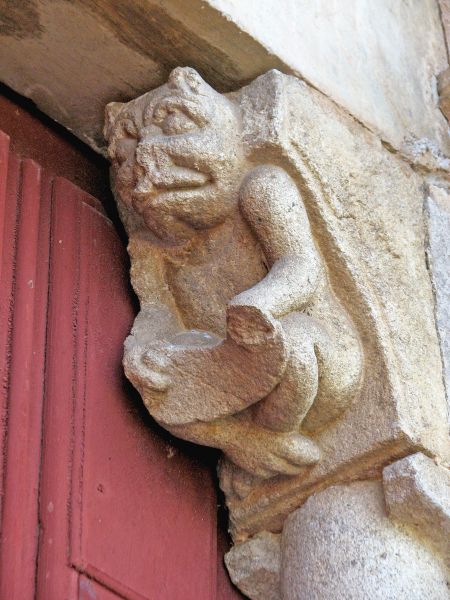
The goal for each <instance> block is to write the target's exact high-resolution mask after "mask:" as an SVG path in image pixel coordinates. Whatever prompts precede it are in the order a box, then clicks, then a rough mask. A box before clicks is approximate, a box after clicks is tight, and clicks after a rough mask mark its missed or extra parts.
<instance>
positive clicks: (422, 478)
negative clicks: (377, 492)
mask: <svg viewBox="0 0 450 600" xmlns="http://www.w3.org/2000/svg"><path fill="white" fill-rule="evenodd" d="M383 487H384V495H385V500H386V506H387V510H388V513H389V516H390V517H391V518H393V519H395V520H396V521H398V522H400V523H404V524H405V525H408V526H410V527H412V528H413V529H414V530H415V531H416V532H417V533H418V534H419V535H421V536H423V537H426V538H428V540H429V541H430V542H431V543H432V545H433V546H434V547H435V548H436V549H437V550H438V551H439V552H440V553H441V554H442V556H443V557H444V560H445V562H446V564H447V565H448V567H449V568H450V471H449V469H448V468H446V467H443V466H439V465H437V464H436V463H435V462H434V461H433V460H431V458H428V456H425V455H424V454H421V453H417V454H414V455H413V456H408V457H407V458H403V459H402V460H399V461H397V462H395V463H393V464H392V465H389V466H388V467H385V469H384V471H383Z"/></svg>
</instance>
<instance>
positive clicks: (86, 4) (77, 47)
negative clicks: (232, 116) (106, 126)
mask: <svg viewBox="0 0 450 600" xmlns="http://www.w3.org/2000/svg"><path fill="white" fill-rule="evenodd" d="M445 1H446V0H445ZM16 4H17V6H16ZM274 6H276V9H274ZM0 43H1V47H2V52H1V56H0V78H1V80H2V81H3V82H5V83H7V84H8V85H10V86H11V87H13V88H14V89H15V90H17V91H18V92H19V93H21V94H24V95H25V96H28V97H30V98H32V99H33V100H34V101H35V102H36V103H37V104H38V106H39V107H40V108H41V109H42V110H44V111H45V112H47V113H48V114H49V115H50V116H52V117H53V118H55V119H56V120H58V121H59V122H61V123H62V124H63V125H64V126H66V127H68V128H69V129H70V130H72V131H73V132H74V133H75V134H76V135H78V136H79V137H80V138H81V139H83V140H84V141H86V142H87V143H88V144H90V145H91V146H92V147H93V148H95V149H96V150H104V140H103V139H102V136H101V127H102V107H103V106H104V104H106V103H107V102H110V101H113V100H128V99H130V98H132V97H135V96H137V95H138V94H140V93H143V92H144V91H147V90H148V89H151V88H154V87H156V86H158V85H161V83H163V82H164V81H165V80H166V79H167V76H168V74H169V72H170V70H171V69H172V68H174V67H175V66H177V65H186V64H188V65H191V66H193V67H195V68H197V69H198V70H199V72H200V73H202V74H203V75H204V76H205V77H206V78H207V80H208V81H209V82H210V83H211V84H213V85H214V86H215V87H216V88H217V89H219V90H221V91H225V90H226V91H229V90H232V89H237V88H238V87H240V86H242V85H243V84H244V83H247V82H248V81H250V80H252V79H253V78H255V77H256V76H258V75H260V74H261V73H264V72H265V71H267V70H268V69H270V68H278V69H280V70H282V71H284V72H286V73H292V74H298V75H300V76H301V77H304V78H305V79H306V80H307V81H310V82H311V83H312V84H314V86H316V87H317V88H318V89H320V90H321V91H322V92H323V93H324V94H325V95H328V96H329V97H330V98H332V99H333V100H334V101H335V102H337V103H338V104H340V105H342V106H343V107H344V108H345V109H346V110H347V111H349V112H350V113H352V114H353V115H354V116H355V117H357V118H358V119H359V120H360V121H362V122H363V123H365V124H366V125H367V126H368V127H370V128H372V129H373V130H374V131H376V132H379V133H380V135H381V137H382V138H383V139H385V140H386V141H387V142H388V143H389V144H391V145H392V146H394V147H395V148H397V149H398V150H401V151H404V152H405V153H407V154H408V156H409V157H410V158H412V160H414V161H418V162H421V163H425V164H428V165H432V166H440V167H444V168H446V167H447V166H448V158H447V156H448V154H449V141H448V136H447V125H446V122H445V119H444V118H443V117H442V115H441V114H440V112H439V109H438V104H437V95H436V90H435V87H436V85H435V83H436V82H435V78H436V76H437V75H438V74H439V73H440V72H441V71H443V70H444V69H445V68H446V66H447V63H446V60H447V59H446V53H445V44H444V39H443V35H442V29H441V24H440V21H439V12H438V5H437V1H436V0H421V1H415V2H399V1H398V0H377V2H371V1H370V0H351V1H350V0H349V1H346V2H331V1H330V0H320V1H319V0H315V2H310V1H309V0H297V1H296V2H292V1H291V0H278V1H277V2H276V3H275V4H274V0H264V1H262V0H246V1H245V2H237V1H236V0H210V1H202V0H189V2H186V1H185V0H165V1H164V2H157V1H156V0H144V1H142V2H135V1H133V0H101V1H96V2H93V1H91V0H74V1H72V2H67V1H66V0H36V1H35V2H21V3H11V2H8V3H6V4H5V6H4V8H2V9H0Z"/></svg>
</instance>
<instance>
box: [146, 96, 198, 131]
mask: <svg viewBox="0 0 450 600" xmlns="http://www.w3.org/2000/svg"><path fill="white" fill-rule="evenodd" d="M153 123H154V124H156V125H158V126H159V127H161V129H162V131H163V133H164V134H165V135H177V134H181V133H188V132H189V131H193V130H195V129H198V128H199V127H203V126H204V125H205V124H206V118H205V115H204V113H203V111H202V110H201V108H200V107H199V106H198V105H197V104H195V103H194V102H192V101H190V100H186V99H181V98H176V97H171V98H165V99H164V100H162V101H161V102H160V103H159V104H157V105H156V106H155V109H154V111H153Z"/></svg>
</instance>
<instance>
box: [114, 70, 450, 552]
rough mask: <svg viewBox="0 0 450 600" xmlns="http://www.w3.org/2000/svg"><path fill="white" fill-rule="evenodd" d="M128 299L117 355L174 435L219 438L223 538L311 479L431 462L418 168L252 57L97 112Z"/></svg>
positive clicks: (290, 498) (269, 514)
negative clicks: (213, 75) (237, 75)
mask: <svg viewBox="0 0 450 600" xmlns="http://www.w3.org/2000/svg"><path fill="white" fill-rule="evenodd" d="M105 136H106V138H107V140H108V142H109V153H110V158H111V161H112V182H113V188H114V191H115V195H116V199H117V203H118V207H119V212H120V215H121V218H122V220H123V223H124V225H125V228H126V230H127V232H128V235H129V253H130V257H131V264H132V268H131V278H132V283H133V287H134V289H135V291H136V293H137V295H138V297H139V301H140V306H141V310H140V313H139V315H138V316H137V318H136V321H135V324H134V327H133V330H132V332H131V334H130V336H129V337H128V339H127V340H126V343H125V355H124V366H125V371H126V374H127V376H128V377H129V379H130V380H131V381H132V382H133V384H134V385H135V387H136V388H137V389H138V390H139V392H140V394H141V396H142V398H143V401H144V403H145V405H146V407H147V409H148V410H149V412H150V413H151V415H152V416H153V417H154V418H155V419H156V420H157V421H158V422H159V423H160V424H161V425H162V426H163V427H165V428H166V429H168V430H169V431H171V432H172V433H173V434H174V435H176V436H179V437H181V438H184V439H186V440H190V441H193V442H196V443H199V444H203V445H207V446H213V447H216V448H220V449H221V450H222V451H223V453H224V459H223V461H222V465H221V467H220V481H221V486H222V488H223V489H224V491H225V494H226V497H227V503H228V506H229V509H230V522H231V529H232V533H233V536H234V539H235V540H236V541H242V540H245V539H247V538H248V537H249V536H253V535H255V534H258V533H259V532H263V531H271V532H274V533H277V532H279V531H281V529H282V527H283V523H284V522H285V519H286V517H287V515H288V514H290V513H291V512H292V511H294V510H295V509H297V508H298V507H299V506H301V504H302V503H303V502H304V501H305V499H307V498H308V497H309V496H311V494H313V493H314V492H318V491H321V490H323V489H325V488H327V487H328V486H330V485H333V484H340V483H346V482H349V481H352V480H355V479H368V478H374V477H381V472H382V469H383V467H384V466H385V465H386V464H388V463H389V462H392V461H394V460H396V459H398V458H400V457H402V456H405V455H407V454H410V453H412V452H417V451H423V452H425V453H426V454H428V455H431V456H441V457H444V458H448V457H449V443H448V435H447V428H446V416H445V415H446V408H445V395H444V390H443V386H442V373H441V361H440V356H439V347H438V342H437V338H436V331H435V328H434V320H433V300H432V294H431V287H430V281H429V277H428V274H427V272H426V268H425V260H424V256H425V255H424V233H423V223H422V191H421V181H420V178H419V176H417V175H416V174H414V173H413V172H412V171H411V170H410V169H409V167H406V166H405V165H404V164H403V163H402V162H401V161H400V160H399V159H398V158H397V157H394V156H392V155H391V154H390V153H389V152H388V151H387V150H385V149H384V148H383V147H381V144H380V143H379V141H378V139H377V138H376V137H375V136H374V135H372V134H371V133H369V132H367V131H366V130H364V129H362V127H361V126H360V125H359V124H358V123H356V122H354V121H353V120H352V119H351V118H350V117H349V116H348V115H346V114H344V113H342V112H341V111H340V110H338V109H337V108H336V106H335V105H334V104H332V103H331V102H330V101H329V100H328V99H326V98H324V97H323V96H321V95H320V94H319V93H318V92H316V91H315V90H312V89H311V88H309V87H308V86H306V85H305V84H303V83H302V82H300V81H299V80H297V79H296V78H294V77H288V76H285V75H283V74H281V73H279V72H278V71H270V72H268V73H267V74H265V75H263V76H261V77H259V78H258V79H256V80H255V81H254V82H252V83H251V84H250V85H249V86H247V87H245V88H242V89H241V90H239V91H237V92H234V93H231V94H227V95H222V94H219V93H217V92H216V91H214V90H213V89H212V88H211V87H210V86H209V85H208V84H207V83H206V82H205V81H203V79H202V78H201V77H200V75H199V74H198V73H197V72H196V71H194V70H193V69H191V68H177V69H175V70H174V71H173V72H172V73H171V75H170V77H169V80H168V83H167V84H166V85H163V86H161V87H160V88H157V89H156V90H153V91H151V92H149V93H147V94H144V95H143V96H141V97H139V98H137V99H136V100H132V101H130V102H128V103H124V104H121V103H112V104H110V105H108V107H107V115H106V126H105Z"/></svg>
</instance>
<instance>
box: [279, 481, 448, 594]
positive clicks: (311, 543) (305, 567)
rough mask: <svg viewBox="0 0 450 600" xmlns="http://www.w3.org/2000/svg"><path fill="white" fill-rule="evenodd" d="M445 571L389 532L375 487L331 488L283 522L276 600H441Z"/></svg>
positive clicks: (403, 535) (421, 549) (401, 534)
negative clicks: (280, 599) (278, 599)
mask: <svg viewBox="0 0 450 600" xmlns="http://www.w3.org/2000/svg"><path fill="white" fill-rule="evenodd" d="M447 584H448V579H447V573H446V569H445V568H444V565H443V564H442V562H441V560H440V559H439V558H438V557H437V556H435V555H434V554H433V553H432V551H431V550H430V549H428V548H427V547H426V546H424V545H423V544H421V543H420V541H419V540H418V539H415V538H414V537H413V536H411V535H410V534H408V533H407V532H406V531H403V530H402V529H401V528H399V527H398V526H395V525H394V524H393V523H392V522H391V521H390V520H389V518H388V517H387V515H386V513H385V509H384V502H383V491H382V486H381V483H380V482H377V481H372V482H370V481H368V482H356V483H353V484H351V485H348V486H336V487H331V488H328V489H327V490H325V491H324V492H320V493H319V494H315V495H314V496H312V497H310V498H309V499H308V500H307V502H306V504H305V505H304V506H302V508H300V509H298V510H296V511H295V512H294V513H293V514H292V515H291V516H290V517H288V519H287V521H286V523H285V526H284V530H283V536H282V580H281V587H282V597H283V600H338V599H339V600H340V599H341V598H342V599H344V598H345V600H367V599H368V598H370V600H406V598H407V599H408V600H448V597H449V588H448V585H447Z"/></svg>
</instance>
